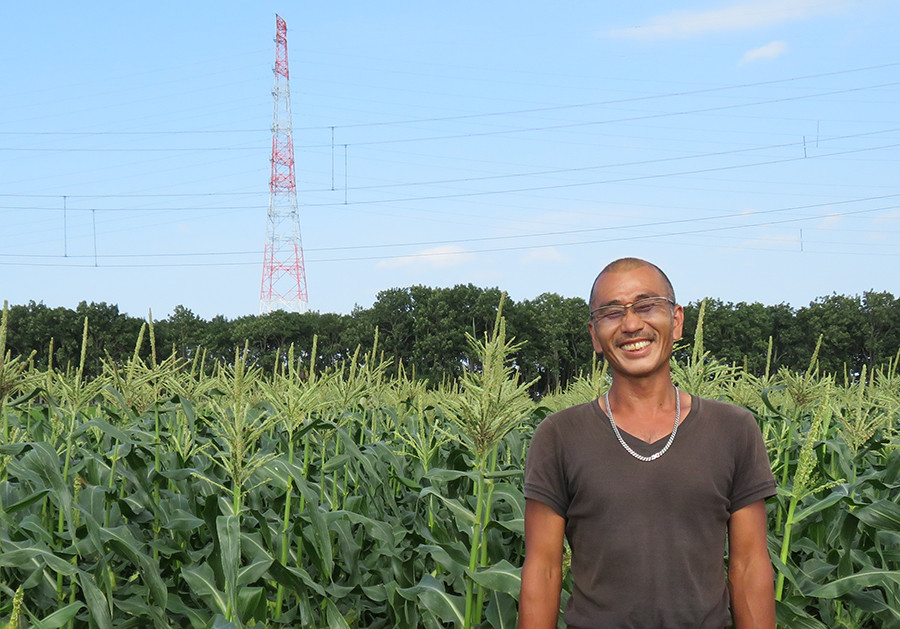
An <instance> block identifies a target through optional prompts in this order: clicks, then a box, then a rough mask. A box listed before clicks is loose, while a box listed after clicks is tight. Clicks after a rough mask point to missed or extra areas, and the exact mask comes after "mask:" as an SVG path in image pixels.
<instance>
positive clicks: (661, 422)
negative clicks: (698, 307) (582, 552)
mask: <svg viewBox="0 0 900 629" xmlns="http://www.w3.org/2000/svg"><path fill="white" fill-rule="evenodd" d="M647 297H668V298H670V299H673V300H674V295H673V294H672V290H671V286H670V285H669V284H668V283H667V281H666V280H665V279H664V278H663V276H662V275H661V274H660V272H659V271H658V270H657V269H656V268H655V267H653V266H651V265H649V264H646V263H642V262H641V261H639V260H631V261H627V262H626V263H624V264H621V265H618V266H615V265H614V266H613V269H608V270H606V271H605V272H603V273H601V275H600V276H599V277H598V278H597V280H596V282H595V284H594V287H593V290H592V292H591V304H590V308H591V311H592V312H593V310H594V309H595V308H598V307H600V306H605V305H609V304H619V305H627V304H632V303H634V302H635V301H637V300H639V299H644V298H647ZM683 326H684V310H683V309H682V307H681V306H678V305H674V306H672V305H669V304H663V305H662V307H660V308H658V309H655V310H654V311H653V313H652V314H649V315H647V316H646V317H640V316H638V315H637V314H635V313H634V311H633V310H632V309H631V308H627V309H626V311H625V316H624V317H623V318H621V319H620V320H618V321H614V322H609V321H600V320H594V319H592V320H591V322H590V323H589V328H590V333H591V339H592V341H593V344H594V349H595V350H596V351H597V352H599V353H602V354H603V355H604V356H605V357H606V360H607V362H608V363H609V366H610V370H611V371H612V373H613V383H612V387H611V388H610V391H609V401H610V407H611V408H612V410H613V411H614V414H615V419H616V425H617V426H618V427H619V428H620V429H621V430H624V431H626V432H628V433H630V434H632V435H634V436H635V437H638V438H639V439H642V440H644V441H646V442H648V443H653V442H655V441H657V440H659V439H662V438H664V437H666V436H668V435H669V434H670V433H671V431H672V428H673V423H674V414H675V408H676V404H675V401H676V400H675V395H676V393H675V391H676V389H675V388H674V387H673V384H672V377H671V372H670V367H669V359H670V357H671V355H672V348H673V346H674V343H675V341H676V340H678V339H680V338H681V333H682V328H683ZM680 400H681V415H680V419H684V418H685V417H686V416H687V415H688V413H689V412H690V409H691V396H690V395H688V394H687V393H684V392H681V393H680ZM596 403H598V404H601V402H600V400H597V402H596ZM601 408H602V406H601ZM603 410H605V409H603ZM765 514H766V510H765V502H764V501H762V500H760V501H758V502H755V503H753V504H751V505H748V506H746V507H744V508H743V509H740V510H739V511H737V512H735V513H733V514H732V516H731V520H730V521H729V526H728V529H729V537H728V540H729V549H730V557H731V561H730V564H729V572H728V579H729V591H730V594H731V598H732V610H733V614H734V623H735V624H734V626H735V628H736V629H772V628H774V627H775V599H774V588H773V578H772V565H771V563H770V561H769V555H768V550H767V547H766V515H765ZM565 523H566V521H565V519H564V518H563V517H562V516H560V515H559V514H557V513H556V512H555V511H553V509H551V508H550V507H549V506H547V505H545V504H542V503H540V502H537V501H535V500H528V501H527V502H526V507H525V562H524V564H523V566H522V589H521V594H520V600H519V624H518V627H519V629H552V628H554V627H556V626H557V615H558V609H559V601H560V596H559V592H560V587H561V585H562V571H561V560H562V549H563V538H564V536H565Z"/></svg>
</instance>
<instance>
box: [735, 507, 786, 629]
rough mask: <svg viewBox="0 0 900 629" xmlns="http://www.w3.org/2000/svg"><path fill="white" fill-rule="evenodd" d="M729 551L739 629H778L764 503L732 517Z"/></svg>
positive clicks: (741, 510)
mask: <svg viewBox="0 0 900 629" xmlns="http://www.w3.org/2000/svg"><path fill="white" fill-rule="evenodd" d="M728 549H729V550H728V587H729V589H730V590H731V608H732V613H733V614H734V627H735V629H774V627H775V587H774V583H773V579H774V578H773V574H772V561H771V560H770V559H769V549H768V546H767V544H766V503H765V501H764V500H759V501H757V502H754V503H752V504H749V505H747V506H746V507H743V508H742V509H738V510H737V511H735V512H734V513H732V514H731V520H730V521H729V523H728Z"/></svg>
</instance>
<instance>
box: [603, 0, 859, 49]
mask: <svg viewBox="0 0 900 629" xmlns="http://www.w3.org/2000/svg"><path fill="white" fill-rule="evenodd" d="M850 4H851V0H750V1H749V2H743V3H741V4H734V5H731V6H727V7H723V8H721V9H713V10H711V11H675V12H672V13H667V14H664V15H659V16H657V17H655V18H652V19H650V20H649V21H648V22H647V23H645V24H643V25H640V26H635V27H631V28H622V29H615V30H612V31H610V32H609V35H610V36H612V37H622V38H627V39H643V40H652V39H670V38H679V37H680V38H687V37H696V36H699V35H707V34H712V33H727V32H734V31H746V30H753V29H757V28H763V27H767V26H775V25H777V24H782V23H784V22H792V21H796V20H803V19H806V18H811V17H815V16H817V15H822V14H825V13H833V12H836V11H841V10H843V9H846V8H847V7H849V6H850Z"/></svg>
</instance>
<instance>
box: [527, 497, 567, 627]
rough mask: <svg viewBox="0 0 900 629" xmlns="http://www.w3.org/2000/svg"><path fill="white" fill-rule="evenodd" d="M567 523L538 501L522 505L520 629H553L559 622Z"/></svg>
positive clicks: (529, 501) (528, 501)
mask: <svg viewBox="0 0 900 629" xmlns="http://www.w3.org/2000/svg"><path fill="white" fill-rule="evenodd" d="M565 530H566V521H565V519H564V518H563V517H562V516H560V515H559V514H558V513H556V512H555V511H554V510H553V509H551V508H550V507H548V506H547V505H545V504H544V503H542V502H538V501H537V500H526V501H525V562H524V563H523V564H522V592H521V594H520V596H519V629H554V628H555V627H556V622H557V620H558V618H559V593H560V589H561V588H562V554H563V538H564V537H565Z"/></svg>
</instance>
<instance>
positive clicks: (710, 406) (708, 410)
mask: <svg viewBox="0 0 900 629" xmlns="http://www.w3.org/2000/svg"><path fill="white" fill-rule="evenodd" d="M692 404H695V405H696V409H697V411H698V412H699V413H702V414H704V415H711V416H714V417H721V418H723V419H727V418H746V417H748V416H749V417H753V413H751V412H750V411H749V410H748V409H746V408H744V407H743V406H738V405H737V404H732V403H731V402H726V401H724V400H717V399H714V398H708V397H700V396H697V395H694V396H692Z"/></svg>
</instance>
